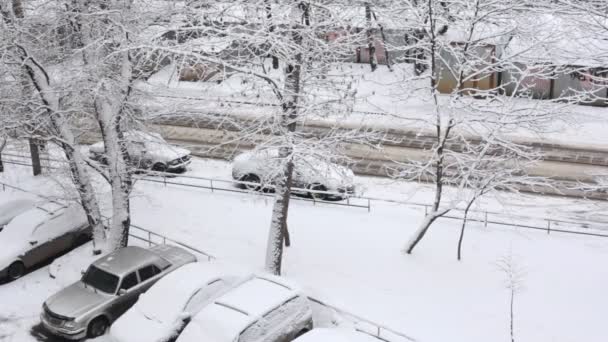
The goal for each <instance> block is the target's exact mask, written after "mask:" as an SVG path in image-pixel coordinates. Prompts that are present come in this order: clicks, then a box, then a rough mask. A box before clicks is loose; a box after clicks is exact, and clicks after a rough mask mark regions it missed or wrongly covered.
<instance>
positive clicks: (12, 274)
mask: <svg viewBox="0 0 608 342" xmlns="http://www.w3.org/2000/svg"><path fill="white" fill-rule="evenodd" d="M24 274H25V265H24V264H23V262H21V261H15V262H14V263H12V264H11V265H10V266H9V267H8V272H7V275H8V279H9V280H15V279H19V278H21V277H23V275H24Z"/></svg>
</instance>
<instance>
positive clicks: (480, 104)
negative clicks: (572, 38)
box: [394, 0, 571, 254]
mask: <svg viewBox="0 0 608 342" xmlns="http://www.w3.org/2000/svg"><path fill="white" fill-rule="evenodd" d="M394 13H395V14H396V15H397V16H400V17H402V18H404V19H403V20H404V27H406V28H409V31H410V32H411V33H410V34H409V35H408V39H407V44H406V45H405V46H404V47H403V49H404V50H405V53H406V55H407V56H409V61H410V62H412V61H413V62H414V66H415V67H414V69H415V71H416V72H415V73H414V74H415V75H416V74H418V76H411V77H407V78H405V79H404V80H403V84H404V86H403V89H404V92H403V95H402V99H403V100H402V101H408V100H410V101H411V100H412V99H413V98H417V100H422V101H423V102H424V103H425V108H426V109H428V110H426V112H423V113H421V114H420V115H418V117H416V120H417V121H416V122H417V127H419V129H420V131H421V132H425V134H432V135H433V136H434V139H435V143H434V146H433V147H432V149H430V150H429V151H428V155H429V157H428V159H425V160H418V161H415V162H412V163H409V164H407V165H404V167H403V169H402V172H399V173H398V174H397V175H398V177H400V178H404V179H409V180H425V181H430V182H432V183H433V184H434V192H435V196H434V200H433V203H432V206H431V210H430V211H429V212H428V213H427V214H426V216H425V218H424V220H423V221H422V222H421V223H420V226H419V228H418V229H417V231H416V232H415V233H414V234H413V236H412V237H411V239H410V240H409V241H408V242H407V243H406V245H405V246H404V252H406V253H408V254H409V253H412V251H413V249H414V248H415V247H416V245H417V244H418V243H419V242H420V241H421V240H422V238H423V237H424V236H425V234H426V232H427V231H428V229H429V228H430V227H431V225H432V224H433V223H434V222H435V221H436V220H437V219H438V218H440V217H441V216H443V215H445V214H446V213H447V212H449V211H450V210H451V209H453V208H456V207H457V206H458V205H459V204H462V203H465V205H464V206H465V209H468V208H470V207H471V205H472V204H473V202H475V200H477V199H478V198H479V197H481V196H482V195H484V194H486V193H488V192H494V190H497V189H503V190H509V189H511V190H516V189H518V188H521V187H524V188H525V187H528V188H534V187H538V186H541V185H542V186H547V185H546V182H544V181H542V180H541V179H539V177H534V176H533V175H534V174H533V172H532V170H531V168H532V167H533V165H534V161H536V160H538V159H540V158H541V157H542V156H541V155H540V154H539V152H538V151H537V150H535V149H534V148H532V147H531V146H529V145H526V144H525V143H522V142H521V141H522V140H525V137H526V136H534V135H537V134H540V133H542V132H546V131H549V130H553V129H556V127H557V126H558V124H559V123H560V121H561V120H563V119H564V118H565V115H564V114H567V113H568V112H569V110H570V108H571V104H570V102H569V101H565V102H560V100H561V99H549V100H544V101H540V100H535V99H533V98H535V97H538V95H537V94H536V93H535V92H534V91H536V90H537V89H536V88H535V86H536V85H541V84H545V83H546V84H548V83H549V80H550V79H551V78H552V77H553V72H554V70H555V65H553V64H550V65H549V64H546V63H545V64H543V63H539V64H533V65H530V64H529V63H528V62H529V60H528V59H529V58H531V56H533V55H534V54H535V53H538V51H539V46H541V44H549V45H550V44H555V42H556V40H557V39H558V37H561V35H560V31H559V30H558V31H552V32H551V35H549V34H547V31H546V30H540V29H539V28H542V27H543V25H547V22H550V21H551V18H552V17H551V16H550V15H548V14H547V12H546V7H543V6H540V5H538V6H537V5H535V4H533V3H528V2H496V1H490V0H475V1H464V2H463V1H424V2H422V1H420V2H417V1H403V2H400V6H398V7H396V8H395V11H394ZM543 14H547V16H546V17H543ZM539 17H541V18H542V20H539ZM537 58H538V57H537ZM532 60H535V59H534V58H532ZM507 75H508V76H509V78H506V77H507ZM544 81H546V82H544ZM543 82H544V83H543ZM408 119H411V118H408V117H404V118H403V120H405V121H407V120H408ZM431 132H432V133H431ZM517 136H523V137H524V138H520V139H517V138H516V137H517ZM446 187H452V188H455V189H456V194H455V195H451V196H449V197H448V198H446V191H445V190H446ZM467 212H468V210H467Z"/></svg>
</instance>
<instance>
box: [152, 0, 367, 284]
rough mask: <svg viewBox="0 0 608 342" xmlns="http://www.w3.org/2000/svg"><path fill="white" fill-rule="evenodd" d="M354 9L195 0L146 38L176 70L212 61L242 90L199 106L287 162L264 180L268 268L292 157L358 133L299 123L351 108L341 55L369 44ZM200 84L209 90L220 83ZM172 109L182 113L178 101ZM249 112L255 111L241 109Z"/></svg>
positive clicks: (275, 264)
mask: <svg viewBox="0 0 608 342" xmlns="http://www.w3.org/2000/svg"><path fill="white" fill-rule="evenodd" d="M348 8H349V7H348V5H347V2H343V1H335V2H327V1H267V0H258V1H231V2H213V3H205V4H200V6H198V5H197V4H195V3H193V4H191V6H189V7H186V8H184V9H183V11H182V12H181V14H182V15H180V16H179V17H180V18H188V21H187V22H186V23H182V24H180V25H177V27H176V25H174V24H171V25H168V26H167V27H166V29H165V30H161V31H160V32H158V33H157V34H156V37H158V38H157V39H156V40H155V41H154V43H152V44H148V45H146V46H141V47H140V48H143V49H150V50H153V51H155V54H156V55H157V56H161V57H159V58H168V59H170V60H171V61H172V63H173V65H175V67H176V69H178V70H177V72H176V74H179V75H183V72H180V70H182V71H183V70H196V69H198V70H199V71H200V74H201V77H202V78H206V76H205V74H206V72H207V71H208V70H216V71H218V73H215V74H214V75H215V76H213V78H212V79H213V80H218V82H223V83H227V84H228V85H226V87H227V88H228V87H234V88H236V91H234V88H233V89H232V90H233V92H232V94H231V95H229V96H226V97H218V98H217V99H215V100H217V102H214V101H212V100H211V99H210V101H209V102H208V103H205V105H204V106H201V107H199V109H201V110H205V111H207V112H210V113H220V114H222V115H219V116H218V115H216V116H207V117H206V119H207V120H215V121H216V122H218V123H219V124H220V126H221V125H231V126H233V127H237V129H238V130H239V131H240V132H239V134H238V136H237V137H235V139H236V140H238V141H240V142H241V143H244V144H255V145H257V146H256V149H257V150H265V149H277V150H278V158H277V159H278V160H279V161H280V163H279V165H278V166H277V167H276V170H275V172H274V175H273V177H271V178H272V179H270V178H269V179H262V180H259V181H262V182H264V183H267V182H269V181H271V180H272V181H273V182H274V184H275V197H274V205H273V209H272V213H273V214H272V218H271V222H270V229H269V236H268V249H267V257H266V268H267V270H268V271H270V272H272V273H275V274H278V273H280V271H281V260H282V254H283V246H284V244H285V240H286V239H288V230H287V223H288V209H289V198H290V195H291V190H290V189H291V187H292V175H293V170H294V161H295V160H297V159H299V158H302V157H305V156H314V157H316V158H320V159H323V160H335V157H336V156H338V155H339V149H340V144H339V143H340V142H343V141H346V140H354V139H357V138H358V134H357V133H353V132H342V131H338V130H332V131H331V132H330V133H329V134H327V135H325V136H322V137H316V136H312V135H311V134H310V133H304V132H301V131H300V130H299V127H301V126H302V125H303V124H304V123H305V122H307V121H308V120H312V119H322V118H324V117H327V116H328V114H332V115H346V113H347V112H348V103H349V101H350V102H352V93H351V91H350V88H349V84H350V80H349V79H348V77H347V76H345V75H346V71H345V70H344V68H343V66H342V65H341V63H339V62H342V61H345V60H348V59H349V58H351V57H352V56H353V55H354V53H355V51H354V49H355V47H356V46H357V44H364V43H365V36H364V34H365V33H362V34H359V33H354V32H352V31H350V28H349V27H348V22H347V21H346V20H345V15H344V10H345V9H348ZM361 9H363V7H361ZM201 83H202V84H203V85H201V87H202V88H203V89H211V88H214V86H212V84H210V83H209V82H206V83H205V82H201ZM220 86H221V85H220ZM234 103H239V104H238V105H236V104H234ZM243 104H247V105H249V106H247V105H243ZM166 111H170V113H168V116H169V117H172V118H174V117H175V115H176V114H175V110H173V109H170V110H167V109H166ZM243 111H250V112H249V114H247V115H239V113H243ZM187 115H191V114H187ZM237 118H238V119H237ZM361 135H363V134H361ZM311 190H313V191H314V190H322V189H320V188H319V189H311Z"/></svg>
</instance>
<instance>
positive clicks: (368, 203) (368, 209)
mask: <svg viewBox="0 0 608 342" xmlns="http://www.w3.org/2000/svg"><path fill="white" fill-rule="evenodd" d="M370 211H372V201H371V200H370V199H369V198H368V199H367V212H368V213H369V212H370Z"/></svg>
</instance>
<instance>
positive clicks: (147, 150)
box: [89, 130, 192, 172]
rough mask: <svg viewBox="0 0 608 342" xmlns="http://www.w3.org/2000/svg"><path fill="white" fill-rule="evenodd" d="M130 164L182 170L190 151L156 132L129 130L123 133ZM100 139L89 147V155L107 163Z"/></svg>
mask: <svg viewBox="0 0 608 342" xmlns="http://www.w3.org/2000/svg"><path fill="white" fill-rule="evenodd" d="M124 137H125V141H126V145H127V153H128V155H129V159H130V161H131V164H132V166H134V167H136V168H138V169H145V170H148V169H150V170H153V171H160V172H183V171H185V170H186V168H187V166H188V165H189V164H190V162H191V158H192V157H191V155H190V151H188V150H186V149H185V148H181V147H177V146H173V145H170V144H169V143H168V142H166V141H165V139H163V137H161V136H160V134H158V133H148V132H142V131H136V130H131V131H128V132H125V134H124ZM104 154H105V146H104V143H103V142H102V141H100V142H97V143H95V144H93V145H91V147H89V157H90V158H91V159H93V160H97V161H99V162H101V163H104V164H105V163H107V160H106V156H105V155H104Z"/></svg>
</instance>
